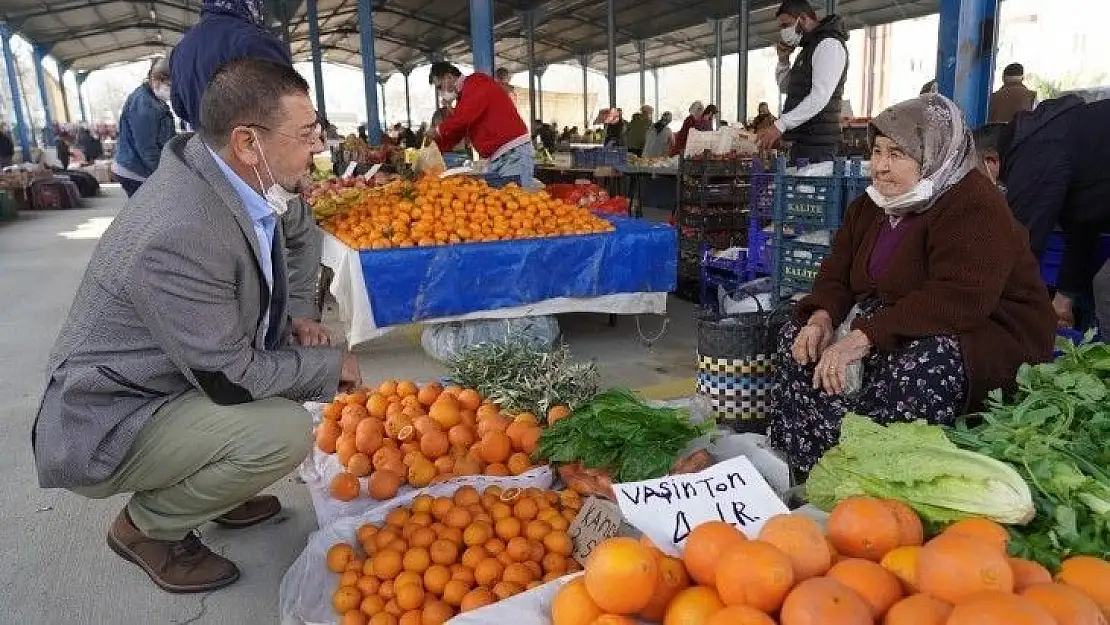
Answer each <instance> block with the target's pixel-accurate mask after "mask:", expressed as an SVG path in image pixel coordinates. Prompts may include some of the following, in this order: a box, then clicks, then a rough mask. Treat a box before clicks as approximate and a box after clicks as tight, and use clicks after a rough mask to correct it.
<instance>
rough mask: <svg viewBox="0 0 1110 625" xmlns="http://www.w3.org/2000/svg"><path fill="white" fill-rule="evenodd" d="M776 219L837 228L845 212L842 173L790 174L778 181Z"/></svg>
mask: <svg viewBox="0 0 1110 625" xmlns="http://www.w3.org/2000/svg"><path fill="white" fill-rule="evenodd" d="M775 194H776V198H778V201H777V202H776V203H775V204H776V205H775V220H776V221H780V222H784V223H785V222H797V223H802V224H812V225H815V226H819V227H822V228H837V227H839V226H840V221H841V219H842V217H843V211H844V180H843V178H841V177H840V176H788V175H782V176H780V177H779V178H778V180H777V181H776V188H775Z"/></svg>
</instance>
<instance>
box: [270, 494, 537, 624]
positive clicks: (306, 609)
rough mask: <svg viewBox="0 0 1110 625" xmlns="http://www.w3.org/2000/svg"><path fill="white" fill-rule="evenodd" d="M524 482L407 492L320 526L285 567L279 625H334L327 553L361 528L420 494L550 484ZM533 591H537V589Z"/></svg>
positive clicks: (333, 580)
mask: <svg viewBox="0 0 1110 625" xmlns="http://www.w3.org/2000/svg"><path fill="white" fill-rule="evenodd" d="M527 482H529V480H525V479H522V477H473V478H462V479H459V480H453V481H451V482H444V483H442V484H434V485H432V486H429V487H428V488H425V489H422V490H419V491H416V490H410V491H409V492H408V493H406V494H404V495H401V496H398V497H396V498H394V499H391V500H390V501H388V502H384V505H381V506H379V507H378V508H375V509H373V510H368V511H365V512H363V513H361V514H358V515H356V516H349V517H345V518H342V519H338V520H337V521H335V522H334V523H331V524H329V525H326V526H323V525H322V526H321V529H319V530H317V531H315V532H313V533H312V534H310V535H309V537H308V544H307V545H306V546H305V548H304V551H302V552H301V555H299V556H297V559H296V560H294V561H293V564H292V565H290V566H289V569H288V570H286V571H285V575H284V576H283V577H282V578H281V587H280V590H279V591H278V606H279V607H280V609H281V622H282V624H283V625H317V624H321V625H322V624H330V623H335V622H337V621H338V620H339V619H338V617H337V615H336V614H335V611H334V610H333V609H332V606H331V597H332V594H333V593H334V592H335V587H336V581H337V577H338V576H337V575H336V574H335V573H332V572H331V571H329V570H328V566H327V553H328V549H330V548H331V546H332V545H334V544H336V543H338V542H347V543H351V544H352V545H354V544H355V543H356V542H357V541H356V537H355V533H356V532H357V531H358V528H359V527H362V525H363V524H365V523H374V524H381V523H383V522H385V516H386V514H388V513H389V511H390V510H393V509H394V508H397V507H399V506H410V505H412V500H413V499H415V498H416V496H417V495H419V494H422V493H426V494H429V495H431V496H433V497H451V496H453V495H454V494H455V491H457V490H458V489H459V488H461V487H462V486H464V485H468V484H469V485H471V486H473V487H475V488H477V489H478V490H479V491H482V490H485V489H486V488H488V487H490V486H500V487H502V488H504V489H509V488H514V487H515V488H526V487H531V486H536V487H538V488H547V487H548V486H550V484H548V485H547V486H544V485H541V484H535V483H527ZM535 590H539V588H537V589H535ZM545 614H546V612H545ZM452 622H453V621H452ZM470 622H489V621H470ZM511 622H514V623H516V622H519V621H511Z"/></svg>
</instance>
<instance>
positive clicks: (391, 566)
mask: <svg viewBox="0 0 1110 625" xmlns="http://www.w3.org/2000/svg"><path fill="white" fill-rule="evenodd" d="M403 564H404V556H402V555H401V552H400V551H396V550H394V549H383V550H381V551H379V552H378V553H376V554H374V557H373V558H371V559H370V570H371V571H372V572H373V573H374V577H377V578H378V579H380V580H382V581H383V582H385V581H392V580H393V579H394V578H395V577H397V575H399V574H400V573H401V570H402V569H403ZM378 594H382V589H381V588H379V589H378Z"/></svg>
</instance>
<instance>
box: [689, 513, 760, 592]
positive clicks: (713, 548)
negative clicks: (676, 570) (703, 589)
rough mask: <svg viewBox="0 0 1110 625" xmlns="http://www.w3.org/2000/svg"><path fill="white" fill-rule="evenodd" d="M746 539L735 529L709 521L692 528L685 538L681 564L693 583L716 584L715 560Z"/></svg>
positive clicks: (723, 523) (726, 524)
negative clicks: (684, 565) (683, 564)
mask: <svg viewBox="0 0 1110 625" xmlns="http://www.w3.org/2000/svg"><path fill="white" fill-rule="evenodd" d="M746 541H747V538H745V537H744V535H743V534H741V533H740V531H739V530H737V529H736V528H735V527H733V526H731V525H729V524H728V523H725V522H723V521H710V522H708V523H702V524H701V525H699V526H697V527H695V528H694V530H693V531H692V532H690V535H689V536H687V537H686V544H685V546H684V547H683V551H682V562H683V563H685V564H686V570H687V571H689V573H690V577H692V578H694V581H696V582H698V583H699V584H704V585H706V586H714V585H715V583H716V570H717V560H718V559H720V557H721V554H723V553H724V552H725V551H727V550H728V549H730V548H731V547H733V546H735V545H738V544H740V543H743V542H746Z"/></svg>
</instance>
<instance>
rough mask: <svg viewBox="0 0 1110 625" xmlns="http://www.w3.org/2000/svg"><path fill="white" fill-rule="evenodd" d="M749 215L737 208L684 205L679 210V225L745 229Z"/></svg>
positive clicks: (711, 228) (712, 228) (706, 228)
mask: <svg viewBox="0 0 1110 625" xmlns="http://www.w3.org/2000/svg"><path fill="white" fill-rule="evenodd" d="M747 221H748V219H747V216H746V215H745V214H744V213H743V212H742V211H740V210H739V209H737V208H729V207H702V206H683V207H682V208H680V209H679V211H678V219H677V223H678V225H679V227H688V228H698V229H702V230H743V229H744V228H745V227H746V225H747Z"/></svg>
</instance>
